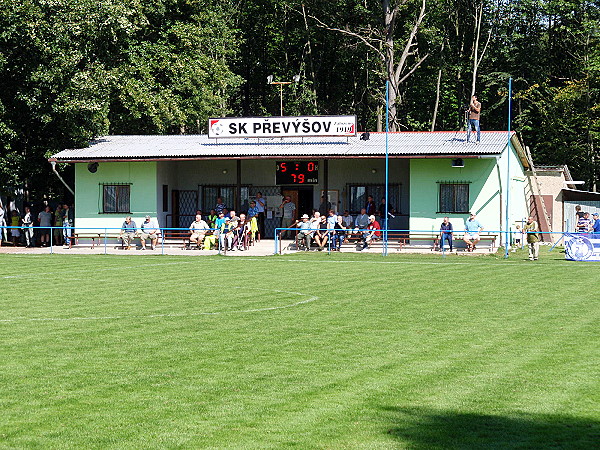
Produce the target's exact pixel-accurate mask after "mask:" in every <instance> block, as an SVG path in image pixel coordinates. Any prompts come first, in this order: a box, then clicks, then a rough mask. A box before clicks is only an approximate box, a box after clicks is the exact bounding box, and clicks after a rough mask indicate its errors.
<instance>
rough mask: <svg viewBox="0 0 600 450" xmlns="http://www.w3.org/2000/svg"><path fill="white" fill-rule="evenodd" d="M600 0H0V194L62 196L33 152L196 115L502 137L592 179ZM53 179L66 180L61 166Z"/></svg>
mask: <svg viewBox="0 0 600 450" xmlns="http://www.w3.org/2000/svg"><path fill="white" fill-rule="evenodd" d="M599 23H600V2H599V1H584V0H327V1H323V0H0V151H1V152H2V154H1V158H0V191H2V193H4V194H7V193H11V192H12V193H14V191H15V189H24V195H25V196H26V197H31V198H36V197H37V198H39V196H40V195H42V194H46V195H51V196H60V195H61V193H62V186H61V185H60V183H59V182H58V180H57V179H56V177H54V176H51V175H50V165H49V164H48V162H47V157H48V156H49V155H51V154H53V153H55V152H57V151H60V150H62V149H65V148H73V147H82V146H85V145H86V144H87V142H88V140H89V139H91V138H93V137H94V136H98V135H103V134H156V133H172V134H179V133H205V132H206V125H207V118H208V117H209V116H225V115H232V116H249V115H261V116H262V115H267V116H268V115H279V88H278V87H277V86H274V85H269V84H267V77H268V76H269V75H272V76H273V79H274V80H275V81H292V80H293V79H294V76H295V75H300V79H299V81H297V82H294V83H292V84H290V85H287V86H285V87H284V93H283V94H284V109H285V111H284V115H310V114H356V115H357V116H358V120H359V129H361V130H369V131H375V130H381V129H382V123H385V117H384V106H385V103H384V100H385V99H384V97H385V84H386V80H389V81H390V86H391V89H390V98H391V101H392V107H391V110H390V123H391V127H392V129H393V130H399V131H403V130H423V131H426V130H457V129H460V127H461V126H462V117H463V116H462V107H463V106H464V105H465V104H467V103H468V99H469V97H470V95H471V93H472V92H476V93H477V95H478V96H479V100H480V101H481V102H482V104H483V115H482V120H481V123H482V129H484V130H505V129H506V128H507V125H508V123H507V117H508V106H507V105H508V79H509V77H512V79H513V110H512V117H513V122H512V128H513V129H515V130H516V131H518V132H519V133H521V135H522V137H523V140H524V142H525V143H526V144H527V145H528V146H529V147H530V148H531V151H532V154H533V157H534V160H535V161H536V164H540V165H543V164H568V165H569V167H570V169H571V172H572V174H573V175H574V177H576V179H581V180H585V181H586V185H585V186H584V189H588V190H596V189H597V187H598V186H597V183H598V180H599V178H600V162H599V155H598V139H599V136H600V42H599V38H600V29H599ZM61 170H63V171H64V172H65V175H66V176H67V177H69V170H72V169H69V168H68V167H64V168H62V169H61Z"/></svg>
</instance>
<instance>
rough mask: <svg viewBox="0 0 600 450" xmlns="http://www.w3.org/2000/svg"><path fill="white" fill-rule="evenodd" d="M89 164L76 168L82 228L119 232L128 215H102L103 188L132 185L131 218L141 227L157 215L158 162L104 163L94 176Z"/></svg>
mask: <svg viewBox="0 0 600 450" xmlns="http://www.w3.org/2000/svg"><path fill="white" fill-rule="evenodd" d="M87 166H88V165H87V163H78V164H75V219H76V222H75V224H76V226H77V227H78V228H94V227H98V228H104V227H110V228H112V227H114V228H118V227H120V226H121V224H122V223H123V219H124V217H125V214H104V213H102V186H101V184H103V183H104V184H110V183H131V197H130V205H131V216H132V217H133V220H135V222H136V223H137V224H138V225H139V224H140V223H141V221H142V218H143V217H144V216H145V215H146V214H150V215H151V216H152V217H156V213H157V193H158V186H157V163H156V162H101V163H99V164H98V171H97V172H96V173H91V172H89V171H88V169H87Z"/></svg>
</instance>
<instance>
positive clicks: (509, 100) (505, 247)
mask: <svg viewBox="0 0 600 450" xmlns="http://www.w3.org/2000/svg"><path fill="white" fill-rule="evenodd" d="M511 109H512V78H509V79H508V135H507V141H506V219H505V221H506V224H505V230H504V233H505V235H504V258H508V247H509V245H510V242H509V225H510V219H509V212H510V209H509V206H510V157H511V153H512V152H511V149H510V119H511Z"/></svg>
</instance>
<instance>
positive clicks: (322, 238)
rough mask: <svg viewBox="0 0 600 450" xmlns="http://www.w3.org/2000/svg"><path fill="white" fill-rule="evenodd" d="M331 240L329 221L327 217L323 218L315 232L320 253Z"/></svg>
mask: <svg viewBox="0 0 600 450" xmlns="http://www.w3.org/2000/svg"><path fill="white" fill-rule="evenodd" d="M328 239H329V228H328V223H327V219H326V218H325V217H321V220H320V221H319V223H318V228H317V230H316V231H315V242H316V243H317V245H318V246H319V251H320V252H321V251H323V249H324V248H325V246H326V245H327V241H328Z"/></svg>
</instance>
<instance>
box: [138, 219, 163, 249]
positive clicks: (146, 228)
mask: <svg viewBox="0 0 600 450" xmlns="http://www.w3.org/2000/svg"><path fill="white" fill-rule="evenodd" d="M140 229H141V230H142V232H141V234H140V242H141V243H142V248H141V249H142V250H146V239H150V248H151V249H152V250H154V249H155V248H156V243H157V242H158V235H159V233H160V230H159V228H158V224H157V223H156V220H154V219H151V218H150V216H146V218H145V220H144V222H142V225H141V226H140Z"/></svg>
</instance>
